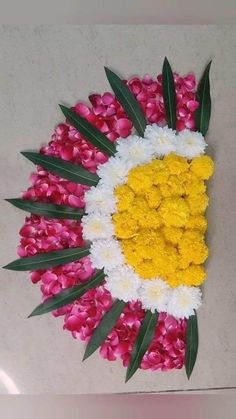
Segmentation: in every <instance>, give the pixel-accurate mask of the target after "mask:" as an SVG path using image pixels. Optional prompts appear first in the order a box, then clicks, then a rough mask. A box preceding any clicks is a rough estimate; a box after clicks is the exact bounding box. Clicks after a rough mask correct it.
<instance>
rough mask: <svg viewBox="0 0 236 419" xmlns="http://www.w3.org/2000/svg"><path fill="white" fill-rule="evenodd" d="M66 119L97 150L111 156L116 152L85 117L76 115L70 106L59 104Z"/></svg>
mask: <svg viewBox="0 0 236 419" xmlns="http://www.w3.org/2000/svg"><path fill="white" fill-rule="evenodd" d="M59 106H60V108H61V110H62V112H63V114H64V115H65V117H66V119H68V121H70V123H71V124H72V125H73V127H75V128H76V129H77V130H78V131H79V132H80V133H81V134H82V135H84V136H85V137H86V139H87V140H88V141H89V142H90V143H91V144H93V145H94V146H95V147H97V148H98V149H99V150H101V151H103V152H104V153H105V154H107V155H108V156H113V155H114V154H115V152H116V148H115V146H114V144H113V143H112V142H111V141H110V140H108V138H107V137H106V136H105V135H104V134H103V133H102V132H101V131H99V130H98V129H97V128H95V127H94V126H93V125H92V124H90V122H88V121H87V120H86V119H85V118H82V117H81V116H79V115H77V114H76V113H75V112H73V111H72V110H71V109H70V108H67V107H66V106H63V105H59Z"/></svg>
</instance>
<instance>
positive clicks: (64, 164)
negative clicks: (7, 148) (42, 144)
mask: <svg viewBox="0 0 236 419" xmlns="http://www.w3.org/2000/svg"><path fill="white" fill-rule="evenodd" d="M21 154H23V156H24V157H26V158H27V159H28V160H30V161H32V162H33V163H34V164H38V165H39V166H42V167H43V168H44V169H46V170H48V171H49V172H52V173H55V174H56V175H58V176H60V177H62V178H64V179H68V180H70V181H72V182H76V183H81V184H82V185H89V186H96V185H97V183H98V181H99V177H98V176H97V175H95V174H94V173H90V172H89V171H88V170H86V169H84V168H83V167H82V166H79V165H78V164H73V163H69V162H68V161H65V160H62V159H58V158H55V157H51V156H45V155H43V154H40V153H36V152H33V151H22V152H21Z"/></svg>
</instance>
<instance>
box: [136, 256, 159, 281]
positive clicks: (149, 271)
mask: <svg viewBox="0 0 236 419" xmlns="http://www.w3.org/2000/svg"><path fill="white" fill-rule="evenodd" d="M136 272H137V273H138V274H139V275H140V276H141V277H142V278H143V279H150V278H155V277H156V276H158V270H157V267H156V266H155V265H154V263H153V261H152V260H144V261H142V262H141V263H139V265H138V266H137V268H136Z"/></svg>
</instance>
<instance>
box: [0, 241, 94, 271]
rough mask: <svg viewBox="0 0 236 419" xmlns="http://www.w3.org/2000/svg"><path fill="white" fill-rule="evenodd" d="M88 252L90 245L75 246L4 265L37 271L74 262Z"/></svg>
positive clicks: (14, 268) (8, 267)
mask: <svg viewBox="0 0 236 419" xmlns="http://www.w3.org/2000/svg"><path fill="white" fill-rule="evenodd" d="M88 254H89V247H73V248H70V249H63V250H54V251H52V252H48V253H41V254H39V255H36V256H30V257H25V258H20V259H16V260H14V261H13V262H11V263H9V264H8V265H6V266H3V268H4V269H10V270H12V271H35V270H38V269H47V268H52V267H53V266H58V265H64V264H65V263H70V262H74V261H75V260H79V259H81V258H82V257H84V256H88Z"/></svg>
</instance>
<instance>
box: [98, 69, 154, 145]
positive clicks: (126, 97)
mask: <svg viewBox="0 0 236 419" xmlns="http://www.w3.org/2000/svg"><path fill="white" fill-rule="evenodd" d="M105 72H106V76H107V78H108V81H109V83H110V86H111V88H112V90H113V92H114V93H115V96H116V98H117V100H118V101H119V102H120V104H121V105H122V106H123V108H124V110H125V112H126V113H127V115H128V116H129V118H130V119H131V121H132V122H133V125H134V127H135V129H136V131H137V132H138V134H139V135H140V136H141V137H143V135H144V131H145V128H146V125H147V121H146V118H145V116H144V114H143V111H142V109H141V107H140V105H139V103H138V101H137V100H136V98H135V97H134V95H133V94H132V93H131V92H130V90H129V89H128V87H127V86H126V84H125V83H124V82H123V80H121V79H120V77H118V76H117V74H115V73H113V71H111V70H110V69H109V68H107V67H105Z"/></svg>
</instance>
